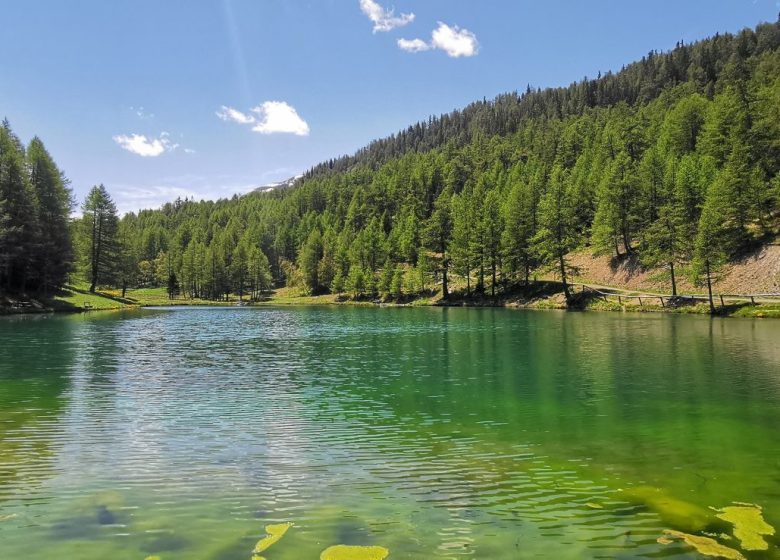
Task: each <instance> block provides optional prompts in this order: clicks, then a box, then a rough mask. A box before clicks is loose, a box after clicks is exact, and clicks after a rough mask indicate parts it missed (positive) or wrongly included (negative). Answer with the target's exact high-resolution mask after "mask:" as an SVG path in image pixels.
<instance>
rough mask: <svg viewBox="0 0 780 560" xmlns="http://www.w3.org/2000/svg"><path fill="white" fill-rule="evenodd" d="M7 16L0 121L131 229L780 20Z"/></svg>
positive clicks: (421, 7)
mask: <svg viewBox="0 0 780 560" xmlns="http://www.w3.org/2000/svg"><path fill="white" fill-rule="evenodd" d="M4 4H5V5H4V6H3V10H2V12H3V16H4V17H3V20H4V22H5V24H4V25H3V48H2V49H0V116H2V115H4V116H6V117H7V118H8V119H9V120H10V121H11V125H12V126H13V128H14V130H15V131H16V132H17V133H18V134H19V135H20V136H21V137H22V139H23V140H24V141H28V140H29V139H30V138H31V137H32V136H33V135H35V134H37V135H39V136H40V137H41V138H42V139H43V140H44V142H45V144H46V145H47V147H48V148H49V151H50V152H51V153H52V155H53V156H54V158H55V160H56V161H57V162H58V163H59V164H60V166H61V167H62V169H63V170H64V171H65V173H66V175H67V176H68V177H69V178H70V179H71V181H72V186H73V190H74V192H75V195H76V197H77V198H78V199H79V200H81V199H82V198H83V196H84V194H85V193H86V191H87V190H88V189H89V187H90V186H91V185H93V184H96V183H104V184H105V185H106V186H107V187H108V189H109V191H110V192H111V193H112V194H113V196H114V198H115V200H116V201H117V203H118V206H119V208H120V209H121V210H123V211H125V210H135V209H138V208H142V207H154V206H158V205H159V204H161V203H162V202H165V201H167V200H172V199H174V198H176V196H182V197H184V196H194V197H196V198H212V199H213V198H219V197H225V196H231V195H232V194H233V193H241V192H246V191H248V190H251V189H252V188H254V187H257V186H260V185H263V184H267V183H270V182H273V181H276V180H280V179H285V178H287V177H290V176H292V175H295V174H297V173H300V172H302V171H304V170H305V169H307V168H308V167H310V166H311V165H313V164H316V163H318V162H320V161H322V160H324V159H327V158H329V157H333V156H338V155H341V154H344V153H351V152H353V151H355V150H356V149H358V148H360V147H361V146H363V145H364V144H366V143H367V142H369V141H370V140H372V139H374V138H378V137H382V136H386V135H388V134H390V133H392V132H395V131H396V130H398V129H401V128H404V127H406V126H408V125H409V124H412V123H414V122H416V121H418V120H420V119H425V118H427V116H428V115H430V114H440V113H443V112H447V111H450V110H452V109H454V108H459V107H462V106H464V105H466V104H468V103H469V102H471V101H473V100H476V99H482V98H483V97H487V98H492V97H494V96H495V95H497V94H499V93H502V92H505V91H512V90H522V89H524V88H525V86H526V84H528V83H530V84H532V85H533V86H540V87H546V86H557V85H563V84H568V83H570V82H571V81H574V80H577V79H580V78H582V77H584V76H586V75H587V76H594V75H596V74H597V73H598V72H599V71H606V70H619V69H620V67H621V66H622V65H623V64H626V63H629V62H631V61H633V60H636V59H638V58H640V57H641V56H643V55H644V54H646V53H647V52H648V51H650V50H651V49H659V50H666V49H669V48H672V47H674V44H675V42H676V41H678V40H681V39H682V40H685V41H686V42H690V41H693V40H696V39H698V38H703V37H706V36H709V35H712V34H714V33H715V32H718V31H719V32H724V31H737V30H739V29H741V28H743V27H746V26H748V27H752V26H754V25H755V24H757V23H758V22H760V21H774V20H775V19H776V18H777V13H778V11H779V10H780V2H778V1H777V0H697V1H689V2H686V1H682V0H677V1H671V0H669V1H667V0H660V1H654V2H633V1H618V0H615V1H598V0H593V1H590V2H582V1H573V0H572V1H562V0H545V1H541V0H536V1H525V0H479V1H478V0H395V1H394V2H392V3H391V2H389V1H387V0H317V1H313V0H312V1H303V0H301V1H297V0H213V1H207V0H201V1H197V2H193V1H191V0H166V1H160V0H133V1H129V0H127V1H125V0H112V1H110V2H109V1H106V0H74V1H72V2H62V1H61V0H37V1H36V0H33V1H30V2H14V1H12V0H6V2H4ZM390 10H393V12H392V13H391V12H390ZM399 41H400V42H399ZM402 47H403V48H402Z"/></svg>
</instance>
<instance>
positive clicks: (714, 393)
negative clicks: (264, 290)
mask: <svg viewBox="0 0 780 560" xmlns="http://www.w3.org/2000/svg"><path fill="white" fill-rule="evenodd" d="M734 501H739V502H749V503H754V504H758V505H760V506H762V507H763V515H764V518H765V519H766V521H767V522H768V523H770V524H772V525H774V526H775V527H778V528H779V529H780V321H770V320H765V321H761V320H739V319H731V320H719V319H710V318H705V317H685V316H670V315H644V314H642V315H640V314H635V315H632V314H619V313H562V312H554V311H551V312H530V311H511V310H504V309H440V308H419V309H418V308H412V309H397V308H395V309H376V308H355V307H310V308H306V307H301V308H225V309H219V308H180V309H176V310H141V311H135V312H128V313H108V314H98V313H92V314H86V315H74V316H35V317H13V318H2V319H0V559H3V560H11V559H70V558H73V559H89V560H91V559H95V560H106V559H112V560H117V559H120V560H121V559H133V560H143V559H144V558H146V557H147V556H150V555H156V556H159V557H160V558H161V559H162V560H179V559H205V560H232V559H235V560H249V559H250V558H251V556H252V549H253V547H254V545H255V543H256V542H257V540H258V539H260V538H261V537H263V536H264V535H265V530H264V527H265V525H267V524H269V523H279V522H288V521H289V522H293V523H294V527H293V528H291V529H290V530H289V532H288V533H287V534H286V535H285V536H284V538H283V539H282V540H280V541H279V542H278V543H277V544H275V545H274V546H273V547H271V548H270V549H268V550H267V551H266V552H264V553H263V556H265V557H266V558H267V559H268V560H306V559H312V560H316V559H318V558H319V555H320V552H321V551H322V550H323V549H325V548H327V547H328V546H330V545H335V544H352V545H381V546H384V547H386V548H388V549H389V550H390V556H389V560H396V559H405V558H409V559H426V558H468V557H471V558H484V559H499V560H501V559H516V558H561V559H567V558H661V557H676V558H696V557H697V556H696V554H695V553H694V552H692V551H691V549H690V548H688V547H686V546H684V545H682V544H680V543H674V544H671V545H666V546H664V545H661V544H659V543H657V542H656V539H657V538H658V537H659V536H661V535H662V532H663V530H664V529H677V530H682V531H687V532H697V533H701V532H702V531H706V532H712V533H713V534H715V533H725V534H726V535H728V534H730V532H731V528H730V526H728V525H724V523H723V522H719V520H718V519H717V518H715V517H714V513H715V512H713V511H712V510H710V509H709V508H710V507H715V508H720V507H723V506H727V505H729V504H730V503H731V502H734ZM718 538H719V539H720V540H721V542H723V543H724V544H727V545H728V546H731V547H733V548H736V549H739V541H737V540H735V539H733V538H731V539H727V538H726V536H720V537H718ZM768 540H769V550H767V551H764V552H743V554H745V556H746V557H748V558H779V557H780V552H778V542H780V541H778V538H777V536H775V537H770V538H769V539H768Z"/></svg>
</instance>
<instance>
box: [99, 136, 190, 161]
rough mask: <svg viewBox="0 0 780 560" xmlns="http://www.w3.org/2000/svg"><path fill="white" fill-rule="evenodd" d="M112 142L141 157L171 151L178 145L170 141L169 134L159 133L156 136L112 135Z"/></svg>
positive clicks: (154, 155) (155, 155)
mask: <svg viewBox="0 0 780 560" xmlns="http://www.w3.org/2000/svg"><path fill="white" fill-rule="evenodd" d="M114 142H116V143H117V144H119V146H120V147H121V148H122V149H123V150H127V151H128V152H131V153H134V154H136V155H139V156H142V157H157V156H160V155H162V154H164V153H165V152H172V151H173V150H175V149H176V148H178V147H179V144H176V143H174V142H172V141H171V139H170V134H168V133H167V132H162V133H160V136H159V137H158V138H153V137H148V136H146V135H144V134H130V135H127V134H119V135H117V136H114Z"/></svg>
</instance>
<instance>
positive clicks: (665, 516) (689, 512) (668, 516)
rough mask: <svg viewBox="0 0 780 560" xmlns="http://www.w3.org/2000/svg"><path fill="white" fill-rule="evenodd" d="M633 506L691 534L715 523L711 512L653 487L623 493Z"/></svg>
mask: <svg viewBox="0 0 780 560" xmlns="http://www.w3.org/2000/svg"><path fill="white" fill-rule="evenodd" d="M622 496H623V498H624V499H625V500H626V501H628V502H629V503H632V504H639V505H643V506H645V507H647V508H648V509H649V510H651V511H653V512H654V513H656V514H657V515H658V517H660V518H661V520H662V521H663V522H664V523H665V524H666V525H670V526H672V527H676V528H678V529H682V530H685V531H689V532H691V533H693V532H697V531H703V530H704V529H706V528H707V527H708V526H709V525H711V524H712V523H713V521H715V519H714V516H713V514H712V512H711V511H709V510H708V509H706V508H703V507H701V506H698V505H696V504H692V503H690V502H686V501H684V500H681V499H679V498H675V497H673V496H669V495H668V494H666V493H664V492H662V491H661V490H659V489H658V488H653V487H652V486H635V487H633V488H628V489H626V490H623V491H622Z"/></svg>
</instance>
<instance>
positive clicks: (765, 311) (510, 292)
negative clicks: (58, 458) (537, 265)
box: [0, 281, 780, 318]
mask: <svg viewBox="0 0 780 560" xmlns="http://www.w3.org/2000/svg"><path fill="white" fill-rule="evenodd" d="M616 289H617V288H616ZM615 298H616V296H615V297H611V298H606V299H605V298H604V297H601V296H599V295H597V294H594V293H588V292H580V291H577V292H576V293H575V294H574V296H573V300H572V305H571V308H572V309H575V310H579V311H620V312H634V313H684V314H699V315H708V314H709V312H710V309H709V305H708V304H707V303H706V302H701V301H698V302H676V303H675V304H669V303H668V302H666V303H665V305H661V303H660V300H659V299H658V298H652V297H648V298H644V300H643V301H642V302H641V303H639V302H637V300H636V299H628V300H626V299H624V300H623V301H621V302H618V301H617V300H616V299H615ZM239 301H240V298H239V297H238V296H237V295H231V296H230V297H229V298H228V299H227V300H220V301H215V300H203V299H189V298H186V297H183V296H177V297H176V298H174V299H170V298H169V297H168V294H167V292H166V290H165V288H140V289H134V290H127V292H126V293H125V296H124V297H122V293H121V291H120V290H98V291H96V292H95V293H90V292H89V290H88V286H86V285H84V284H76V285H69V286H66V287H65V289H63V290H62V291H61V292H60V293H58V294H56V295H54V296H52V297H49V298H24V297H16V298H12V297H3V298H0V314H11V313H50V312H85V311H105V310H116V309H126V308H131V307H147V306H177V305H202V306H224V305H235V304H236V303H238V302H239ZM244 301H246V300H244ZM251 305H253V306H262V305H362V306H372V305H387V306H404V307H408V306H451V307H508V308H521V309H566V308H567V306H566V300H565V298H564V296H563V291H562V287H561V285H560V284H559V283H557V282H552V281H540V282H536V283H533V284H532V285H530V286H516V287H514V288H510V289H507V290H506V291H505V292H502V293H499V294H497V295H496V296H495V297H492V296H490V295H489V294H472V295H470V296H466V295H465V293H463V292H460V291H456V292H454V293H452V294H450V297H449V298H448V299H447V300H444V299H442V297H441V291H431V292H429V293H426V294H424V295H422V296H415V297H406V298H403V299H401V300H387V299H379V298H371V299H350V298H347V297H345V296H338V295H334V294H323V295H316V296H312V295H304V294H301V293H300V291H299V290H296V289H294V288H279V289H277V290H274V291H273V292H271V293H270V294H269V295H268V297H267V298H266V299H264V300H263V301H259V302H252V303H251ZM717 314H718V315H719V316H722V317H760V318H780V302H778V303H756V304H752V303H749V302H734V301H732V302H726V305H725V306H720V305H719V306H718V309H717Z"/></svg>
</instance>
